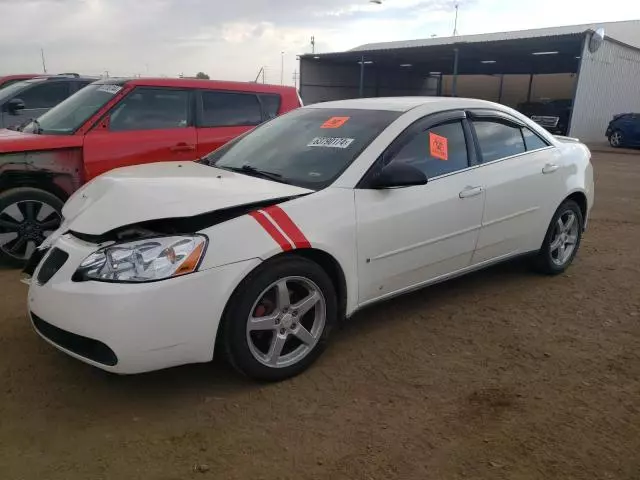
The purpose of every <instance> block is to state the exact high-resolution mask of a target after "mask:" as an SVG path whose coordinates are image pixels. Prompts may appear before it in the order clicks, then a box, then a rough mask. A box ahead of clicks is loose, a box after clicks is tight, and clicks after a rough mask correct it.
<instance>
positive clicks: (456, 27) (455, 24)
mask: <svg viewBox="0 0 640 480" xmlns="http://www.w3.org/2000/svg"><path fill="white" fill-rule="evenodd" d="M459 7H460V4H459V3H458V2H456V3H455V9H456V19H455V21H454V23H453V36H454V37H456V36H458V8H459Z"/></svg>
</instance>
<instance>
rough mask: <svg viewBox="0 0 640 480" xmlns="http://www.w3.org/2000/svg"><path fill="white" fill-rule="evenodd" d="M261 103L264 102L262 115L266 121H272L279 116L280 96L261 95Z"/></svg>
mask: <svg viewBox="0 0 640 480" xmlns="http://www.w3.org/2000/svg"><path fill="white" fill-rule="evenodd" d="M259 96H260V101H261V102H262V113H263V114H264V120H271V119H272V118H276V117H277V116H278V112H279V111H280V95H271V94H261V95H259Z"/></svg>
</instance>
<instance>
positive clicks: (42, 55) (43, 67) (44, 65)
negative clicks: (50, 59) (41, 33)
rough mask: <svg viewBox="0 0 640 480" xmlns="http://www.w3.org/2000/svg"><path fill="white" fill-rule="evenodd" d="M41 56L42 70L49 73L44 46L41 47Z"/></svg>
mask: <svg viewBox="0 0 640 480" xmlns="http://www.w3.org/2000/svg"><path fill="white" fill-rule="evenodd" d="M40 56H41V57H42V70H43V71H44V73H47V64H46V62H45V61H44V48H41V49H40Z"/></svg>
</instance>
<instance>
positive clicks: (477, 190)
mask: <svg viewBox="0 0 640 480" xmlns="http://www.w3.org/2000/svg"><path fill="white" fill-rule="evenodd" d="M482 192H484V188H482V187H467V188H465V189H464V190H462V191H461V192H460V198H470V197H475V196H476V195H480V194H481V193H482Z"/></svg>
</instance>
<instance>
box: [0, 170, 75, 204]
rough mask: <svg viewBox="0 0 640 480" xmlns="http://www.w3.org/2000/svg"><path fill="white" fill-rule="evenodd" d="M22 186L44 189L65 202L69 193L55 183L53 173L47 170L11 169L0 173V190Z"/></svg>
mask: <svg viewBox="0 0 640 480" xmlns="http://www.w3.org/2000/svg"><path fill="white" fill-rule="evenodd" d="M23 187H30V188H37V189H40V190H44V191H45V192H48V193H50V194H52V195H55V196H56V197H58V198H59V199H60V200H62V201H63V202H66V201H67V199H68V198H69V196H70V194H71V192H68V191H67V190H66V189H65V188H63V187H61V186H60V185H58V184H57V183H56V181H55V175H52V174H50V173H47V172H21V171H12V172H5V173H3V174H0V192H4V191H7V190H11V189H13V188H23Z"/></svg>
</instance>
